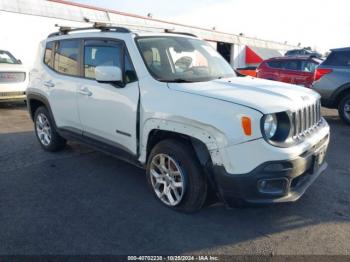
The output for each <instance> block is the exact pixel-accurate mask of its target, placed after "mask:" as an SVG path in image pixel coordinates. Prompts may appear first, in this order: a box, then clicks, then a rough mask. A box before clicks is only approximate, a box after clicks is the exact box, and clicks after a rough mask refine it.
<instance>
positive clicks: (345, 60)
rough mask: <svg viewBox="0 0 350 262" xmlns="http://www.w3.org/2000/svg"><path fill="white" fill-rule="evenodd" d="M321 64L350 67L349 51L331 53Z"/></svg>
mask: <svg viewBox="0 0 350 262" xmlns="http://www.w3.org/2000/svg"><path fill="white" fill-rule="evenodd" d="M323 64H324V65H333V66H350V51H338V52H334V51H333V52H332V53H331V54H330V55H329V56H328V58H327V59H326V61H325V62H324V63H323Z"/></svg>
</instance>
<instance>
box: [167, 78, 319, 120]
mask: <svg viewBox="0 0 350 262" xmlns="http://www.w3.org/2000/svg"><path fill="white" fill-rule="evenodd" d="M168 86H169V88H170V89H172V90H176V91H181V92H187V93H190V94H194V95H200V96H205V97H210V98H214V99H219V100H223V101H227V102H232V103H235V104H239V105H243V106H247V107H250V108H253V109H256V110H259V111H260V112H262V113H264V114H268V113H277V112H282V111H287V110H292V111H294V110H297V109H300V108H301V107H303V106H305V105H308V104H311V103H314V102H315V101H316V100H317V99H319V97H320V96H319V94H317V93H316V92H314V91H312V90H311V89H308V88H304V87H300V86H296V85H291V84H285V83H281V82H276V81H270V80H263V79H259V78H253V77H233V78H225V79H217V80H213V81H209V82H196V83H168Z"/></svg>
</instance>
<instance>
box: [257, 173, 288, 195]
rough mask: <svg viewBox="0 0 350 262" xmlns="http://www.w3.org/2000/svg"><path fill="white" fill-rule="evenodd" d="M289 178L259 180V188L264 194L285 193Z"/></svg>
mask: <svg viewBox="0 0 350 262" xmlns="http://www.w3.org/2000/svg"><path fill="white" fill-rule="evenodd" d="M288 182H289V181H288V179H287V178H285V177H282V178H273V179H262V180H259V181H258V190H259V191H260V192H261V193H263V194H284V193H286V191H287V187H288Z"/></svg>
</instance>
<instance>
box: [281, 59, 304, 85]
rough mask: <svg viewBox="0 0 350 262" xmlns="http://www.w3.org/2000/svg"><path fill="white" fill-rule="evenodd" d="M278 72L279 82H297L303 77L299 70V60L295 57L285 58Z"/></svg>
mask: <svg viewBox="0 0 350 262" xmlns="http://www.w3.org/2000/svg"><path fill="white" fill-rule="evenodd" d="M282 63H283V65H282V69H281V73H280V80H281V82H285V83H290V84H297V83H298V82H300V81H301V79H302V78H303V76H302V72H301V61H300V60H296V59H291V60H285V61H283V62H282Z"/></svg>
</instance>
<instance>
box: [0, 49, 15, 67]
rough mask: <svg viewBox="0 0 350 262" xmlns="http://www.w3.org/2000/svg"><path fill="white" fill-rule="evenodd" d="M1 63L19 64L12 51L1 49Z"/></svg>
mask: <svg viewBox="0 0 350 262" xmlns="http://www.w3.org/2000/svg"><path fill="white" fill-rule="evenodd" d="M0 64H18V62H17V59H16V58H15V57H14V56H13V55H11V53H10V52H7V51H1V50H0Z"/></svg>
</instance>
